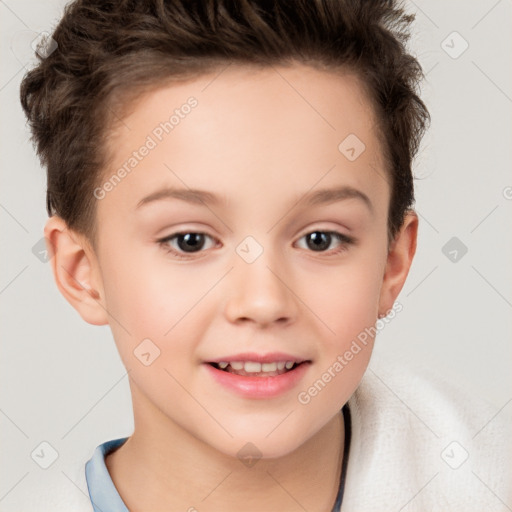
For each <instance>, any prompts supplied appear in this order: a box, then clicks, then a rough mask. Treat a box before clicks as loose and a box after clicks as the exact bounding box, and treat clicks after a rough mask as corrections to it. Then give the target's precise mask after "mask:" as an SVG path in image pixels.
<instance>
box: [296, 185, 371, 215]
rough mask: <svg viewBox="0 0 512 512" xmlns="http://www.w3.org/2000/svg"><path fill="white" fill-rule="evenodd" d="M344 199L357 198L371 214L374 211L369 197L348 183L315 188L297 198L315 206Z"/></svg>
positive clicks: (305, 204) (306, 204)
mask: <svg viewBox="0 0 512 512" xmlns="http://www.w3.org/2000/svg"><path fill="white" fill-rule="evenodd" d="M345 199H359V200H361V201H362V202H363V203H364V204H365V205H366V207H367V208H368V209H369V210H370V212H371V213H372V214H373V213H374V209H373V204H372V202H371V201H370V198H369V197H368V196H367V195H366V194H365V193H364V192H362V191H361V190H358V189H357V188H354V187H350V186H348V185H344V186H342V187H335V188H325V189H321V190H317V191H316V192H310V193H309V194H306V195H305V196H303V197H302V198H299V199H298V201H299V202H301V203H303V204H304V206H316V205H319V204H328V203H334V202H336V201H343V200H345Z"/></svg>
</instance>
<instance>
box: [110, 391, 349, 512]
mask: <svg viewBox="0 0 512 512" xmlns="http://www.w3.org/2000/svg"><path fill="white" fill-rule="evenodd" d="M137 403H138V404H141V403H143V402H142V401H141V400H137ZM142 408H144V407H142ZM153 414H154V413H153ZM134 417H135V430H134V433H133V435H132V436H131V437H130V438H129V439H128V440H127V441H126V442H125V443H124V444H123V445H122V446H121V447H120V448H119V449H118V450H116V451H115V452H113V453H112V454H110V455H108V456H107V457H106V459H105V463H106V466H107V469H108V471H109V473H110V476H111V478H112V481H113V483H114V485H115V487H116V488H117V490H118V491H119V494H120V495H121V497H122V499H123V501H124V502H125V504H126V506H127V507H128V508H129V510H130V511H131V512H142V511H144V510H152V511H154V512H160V511H164V510H166V511H168V510H185V511H189V510H190V511H194V510H196V509H197V510H200V511H201V512H217V511H223V512H228V511H235V510H237V511H238V510H244V511H246V512H256V511H261V510H272V511H274V510H276V511H277V510H279V511H283V512H284V511H299V510H304V509H305V510H308V511H309V512H316V511H318V512H320V511H321V512H325V511H330V510H331V509H332V507H333V505H334V502H335V500H336V496H337V494H338V488H339V480H340V474H341V464H342V457H343V448H344V438H345V432H344V424H343V415H342V413H341V411H340V412H339V413H338V414H336V415H335V416H334V417H333V418H332V419H331V420H330V421H329V422H328V423H327V424H326V425H325V426H324V427H323V428H322V429H321V430H320V431H318V432H317V433H316V434H314V435H313V436H312V437H311V438H310V439H308V440H307V441H306V442H305V443H304V444H303V445H301V446H300V447H299V448H297V449H296V450H294V451H293V452H291V453H289V454H287V455H286V456H283V457H278V458H272V459H267V458H262V459H259V460H258V461H257V462H256V463H255V464H254V465H250V464H248V465H245V464H243V463H242V462H241V461H240V460H239V459H238V458H236V457H231V456H228V455H226V454H224V453H221V452H219V451H218V450H216V449H215V448H213V447H211V446H209V445H207V444H205V443H204V442H203V441H201V440H199V439H197V438H196V437H194V436H192V435H191V434H190V433H188V432H187V431H185V430H184V429H182V428H181V427H180V426H179V425H176V424H175V423H170V422H169V421H167V422H159V421H155V420H154V416H152V415H151V414H150V413H149V411H147V410H146V411H143V410H135V409H134ZM184 483H185V485H184Z"/></svg>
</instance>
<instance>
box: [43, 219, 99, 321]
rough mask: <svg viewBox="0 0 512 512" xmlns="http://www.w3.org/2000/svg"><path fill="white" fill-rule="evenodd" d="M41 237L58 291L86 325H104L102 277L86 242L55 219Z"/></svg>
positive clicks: (62, 222) (60, 220) (59, 220)
mask: <svg viewBox="0 0 512 512" xmlns="http://www.w3.org/2000/svg"><path fill="white" fill-rule="evenodd" d="M44 236H45V238H46V245H47V248H48V251H49V254H50V255H51V259H50V261H51V263H52V270H53V276H54V278H55V282H56V284H57V287H58V289H59V291H60V292H61V293H62V295H63V296H64V297H65V298H66V300H67V301H68V302H69V303H70V304H71V305H72V306H73V307H74V308H75V309H76V310H77V311H78V313H79V314H80V316H81V317H82V318H83V319H84V320H85V321H86V322H88V323H90V324H93V325H105V324H107V323H108V314H107V310H106V308H105V304H104V300H105V296H104V293H103V288H102V281H101V273H100V271H99V266H98V264H97V260H96V257H95V254H94V251H93V250H92V248H91V246H90V244H89V243H88V242H87V240H86V238H85V237H84V236H83V235H79V234H78V233H76V232H74V231H71V230H70V229H68V227H67V224H66V222H65V221H64V220H63V219H62V218H60V217H58V216H56V215H54V216H53V217H50V219H49V220H48V221H47V223H46V226H45V228H44Z"/></svg>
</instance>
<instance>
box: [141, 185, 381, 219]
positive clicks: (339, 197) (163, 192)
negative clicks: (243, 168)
mask: <svg viewBox="0 0 512 512" xmlns="http://www.w3.org/2000/svg"><path fill="white" fill-rule="evenodd" d="M164 199H180V200H182V201H186V202H188V203H192V204H198V205H205V204H212V205H219V204H221V203H222V202H223V199H222V198H220V197H219V196H217V195H215V194H213V193H212V192H208V191H206V190H199V189H192V188H189V189H184V188H173V187H166V188H162V189H160V190H156V191H155V192H152V193H151V194H149V195H148V196H146V197H144V198H143V199H141V200H140V201H139V203H138V204H137V207H136V209H137V208H140V207H141V206H143V205H145V204H148V203H152V202H154V201H160V200H164ZM346 199H359V200H361V201H362V202H363V203H364V204H365V205H366V207H367V208H368V209H369V210H370V212H371V213H374V209H373V204H372V202H371V201H370V198H369V197H368V196H367V195H366V194H365V193H364V192H362V191H361V190H358V189H356V188H354V187H350V186H348V185H344V186H341V187H335V188H326V189H321V190H317V191H315V192H310V193H308V194H306V195H302V196H299V197H297V198H296V200H295V202H294V203H293V204H297V203H299V202H300V203H302V205H303V206H302V207H307V206H317V205H320V204H328V203H334V202H336V201H343V200H346Z"/></svg>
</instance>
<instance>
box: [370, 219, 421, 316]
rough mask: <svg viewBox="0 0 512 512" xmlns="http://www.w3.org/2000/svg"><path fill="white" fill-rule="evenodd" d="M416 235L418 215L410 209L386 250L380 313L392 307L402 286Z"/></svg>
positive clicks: (413, 249) (407, 271)
mask: <svg viewBox="0 0 512 512" xmlns="http://www.w3.org/2000/svg"><path fill="white" fill-rule="evenodd" d="M417 236H418V216H417V215H416V213H415V212H414V211H413V210H410V211H409V212H408V213H407V215H406V217H405V219H404V222H403V224H402V228H401V229H400V232H399V233H398V234H397V236H396V237H395V239H394V240H393V242H392V244H391V246H390V249H389V252H388V257H387V262H386V269H385V273H384V279H383V282H382V288H381V293H380V301H379V313H381V314H384V315H385V314H386V313H387V312H388V311H389V310H390V309H391V308H392V307H393V304H394V302H395V300H396V298H397V297H398V294H399V293H400V291H401V290H402V288H403V286H404V283H405V280H406V278H407V275H408V274H409V269H410V268H411V264H412V260H413V258H414V254H415V253H416V243H417Z"/></svg>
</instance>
